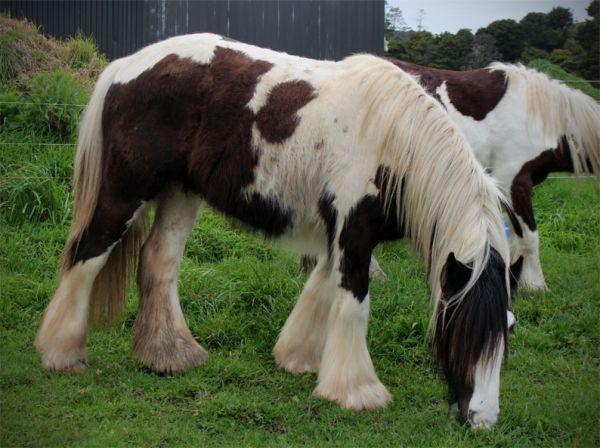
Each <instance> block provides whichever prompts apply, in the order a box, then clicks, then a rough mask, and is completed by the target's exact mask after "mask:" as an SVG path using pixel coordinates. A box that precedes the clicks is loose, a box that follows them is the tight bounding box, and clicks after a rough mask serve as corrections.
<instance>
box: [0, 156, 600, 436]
mask: <svg viewBox="0 0 600 448" xmlns="http://www.w3.org/2000/svg"><path fill="white" fill-rule="evenodd" d="M72 151H73V148H71V147H52V148H40V147H36V146H35V145H23V146H22V147H19V148H18V149H15V148H12V149H11V150H10V151H9V150H8V149H7V148H6V147H2V157H1V158H0V163H1V164H2V167H1V168H2V173H3V178H2V179H0V182H3V183H6V182H16V181H15V180H14V179H13V178H16V177H17V175H21V174H24V175H28V174H30V172H29V171H28V170H29V169H32V170H33V169H34V168H35V170H38V171H39V173H38V171H32V173H34V174H36V175H37V174H41V175H43V176H46V179H47V182H46V183H44V182H42V183H41V184H39V185H37V184H36V185H33V186H32V187H31V190H32V191H33V192H37V193H40V192H43V191H47V190H52V191H54V190H56V191H58V192H62V193H60V194H59V197H61V194H62V195H66V194H67V192H68V191H69V188H70V185H69V178H68V176H67V175H66V174H68V172H69V170H70V165H69V164H70V162H69V161H70V160H71V158H72ZM11 176H12V177H11ZM23 182H24V183H26V181H25V180H24V181H23ZM11 185H12V184H11ZM18 185H20V184H17V185H16V186H15V185H13V186H12V187H11V186H9V187H6V186H4V187H2V186H1V185H0V187H1V188H0V192H2V191H6V190H8V191H13V190H15V189H16V190H19V188H20V187H19V188H17V187H18ZM3 188H4V190H3ZM21 189H23V188H21ZM25 190H26V189H25ZM19 191H20V190H19ZM48 194H50V196H49V198H50V199H48V198H47V197H46V196H42V200H43V201H42V204H43V207H42V208H40V210H39V211H36V212H35V213H29V212H28V211H27V210H25V211H23V212H20V211H19V210H20V209H19V207H20V206H19V207H15V208H14V210H12V212H11V209H10V208H5V209H4V211H3V213H2V216H1V217H0V233H1V234H2V239H1V240H0V259H1V260H2V263H1V267H0V338H1V340H2V348H1V350H0V389H1V391H2V398H1V401H2V403H1V414H0V431H1V432H0V444H1V445H2V446H69V445H70V446H131V445H133V446H181V445H192V444H193V445H200V446H217V445H219V446H227V445H229V446H239V445H247V446H250V445H260V446H262V445H269V446H280V445H309V446H319V445H321V446H322V445H333V446H349V445H353V446H548V445H552V446H581V447H588V446H594V445H596V446H597V445H598V444H599V443H600V434H599V430H598V428H599V422H600V419H599V417H600V390H599V386H598V378H599V374H600V368H599V365H598V360H599V359H600V353H599V350H598V347H600V340H599V339H600V337H599V332H598V318H599V317H600V301H599V299H600V286H599V274H598V266H600V207H598V204H599V200H600V196H599V189H598V186H597V184H596V183H595V182H594V181H593V180H589V179H588V180H581V181H576V180H562V179H550V180H548V181H547V182H546V183H545V184H543V185H542V186H540V187H538V188H537V189H536V196H535V208H536V211H537V215H538V217H539V221H540V234H541V238H542V263H543V265H544V270H545V273H546V276H547V280H548V284H549V286H550V291H549V292H546V293H537V294H522V295H521V296H520V297H519V299H518V300H517V302H516V303H515V306H514V309H515V314H516V316H517V319H518V325H517V329H516V332H515V336H514V337H513V338H512V345H511V353H510V356H509V358H508V363H507V366H506V367H505V369H504V374H503V381H502V392H501V400H502V412H501V418H500V421H499V423H498V425H497V426H496V427H495V428H494V429H492V430H491V431H487V432H480V433H473V432H472V431H470V430H469V429H468V428H466V427H465V426H462V425H460V424H459V423H458V422H457V420H456V419H455V417H454V416H453V415H451V414H448V412H447V405H446V402H445V397H446V392H445V386H444V384H443V381H442V380H441V379H440V377H439V375H438V374H437V372H436V369H435V367H434V366H433V365H432V360H431V356H430V353H429V350H428V347H427V343H426V340H425V334H426V328H427V321H428V305H427V288H426V284H425V279H424V274H423V268H422V265H421V263H420V262H418V261H417V260H416V258H415V257H413V256H412V255H411V253H410V250H409V249H408V248H407V246H406V244H403V243H394V244H387V245H384V246H382V247H380V248H378V250H377V256H378V258H379V260H380V262H381V265H382V267H383V269H384V270H385V271H386V272H387V274H388V276H389V278H390V280H389V281H388V282H387V283H385V284H382V283H379V282H374V284H373V286H372V304H373V305H372V317H371V322H370V332H369V347H370V351H371V354H372V357H373V360H374V362H375V366H376V369H377V371H378V373H379V375H380V378H381V379H382V381H383V382H384V383H385V384H386V385H387V386H388V388H389V390H390V392H391V393H392V395H393V397H394V401H393V403H392V404H391V405H390V406H389V407H388V408H387V409H385V410H381V411H375V412H361V413H356V412H352V411H347V410H342V409H339V408H338V407H337V406H335V405H334V404H332V403H329V402H326V401H323V400H320V399H316V398H313V397H311V391H312V389H313V388H314V386H315V382H316V377H315V375H303V376H291V375H288V374H285V373H282V372H279V371H278V370H277V368H276V366H275V364H274V362H273V359H272V357H271V354H270V351H271V348H272V346H273V344H274V342H275V340H276V337H277V332H278V330H279V328H280V327H281V325H282V324H283V322H284V321H285V318H286V317H287V315H288V313H289V312H290V310H291V308H292V306H293V304H294V299H295V298H296V297H297V296H298V294H299V293H300V290H301V287H302V284H303V282H304V281H305V277H304V276H303V275H301V274H300V273H299V272H298V270H297V264H296V263H297V260H296V257H295V256H293V255H290V254H287V253H285V252H283V251H281V250H279V249H277V248H275V247H272V246H271V245H269V244H267V243H266V242H264V241H263V240H262V239H260V238H258V237H255V236H251V235H248V234H245V233H242V232H240V231H239V230H237V229H235V228H232V227H231V226H230V225H229V224H228V223H227V221H226V220H224V219H222V218H221V217H219V216H218V215H216V214H215V213H213V212H212V211H210V210H205V211H204V212H203V213H202V216H201V219H200V222H199V224H198V226H197V228H196V230H195V231H194V233H193V235H192V236H191V238H190V240H189V242H188V245H187V250H186V257H185V259H184V263H183V267H182V272H181V282H180V289H181V302H182V307H183V309H184V312H185V315H186V317H187V319H188V322H189V325H190V328H191V330H192V332H193V334H194V335H195V336H197V337H198V339H199V340H200V341H201V343H202V344H203V345H204V346H205V347H206V348H207V349H208V350H209V352H210V358H209V361H208V363H207V364H206V365H204V366H202V367H200V368H197V369H195V370H193V371H190V372H188V373H186V374H184V375H181V376H176V377H165V376H157V375H154V374H152V373H149V372H147V371H146V370H145V369H143V368H142V367H141V366H140V365H139V364H138V363H136V362H135V361H134V360H133V359H132V358H131V345H132V342H131V329H132V325H133V321H134V319H135V310H136V306H137V303H136V301H137V294H136V293H135V291H132V292H131V298H130V299H131V300H130V301H129V304H128V306H127V309H126V312H125V314H124V316H123V319H122V320H121V321H120V323H119V325H118V326H117V327H116V328H115V329H114V330H113V331H111V332H108V333H92V335H91V337H90V339H89V343H88V347H89V363H90V367H89V369H88V370H87V372H85V373H84V374H81V375H64V374H53V373H48V372H46V371H44V370H43V369H42V368H41V367H40V360H39V356H38V355H37V353H36V352H35V350H34V348H33V344H32V343H33V338H34V335H35V331H36V329H37V325H38V323H39V319H40V315H41V312H42V311H43V309H44V306H45V305H46V303H47V301H48V298H49V297H50V296H51V294H52V292H53V289H54V286H55V272H56V266H57V264H58V258H59V255H60V251H61V249H62V246H63V244H64V240H65V237H66V234H67V230H68V229H67V226H68V222H67V219H65V216H68V213H69V206H68V203H66V202H60V201H59V203H58V204H56V203H55V202H54V199H52V198H53V196H51V194H54V193H48ZM62 197H63V199H65V201H66V196H62ZM11 198H12V196H10V197H9V201H11V200H12V199H11ZM25 202H27V201H26V200H25ZM33 202H35V201H33ZM65 204H66V205H65Z"/></svg>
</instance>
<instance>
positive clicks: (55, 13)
mask: <svg viewBox="0 0 600 448" xmlns="http://www.w3.org/2000/svg"><path fill="white" fill-rule="evenodd" d="M0 10H1V11H10V13H11V15H12V16H13V17H17V18H27V19H29V20H31V21H33V22H35V23H37V24H38V25H41V26H42V29H43V31H44V32H45V33H48V34H51V35H53V36H58V37H66V36H71V35H73V34H75V32H76V31H77V30H78V29H80V30H82V31H83V33H84V34H86V35H88V36H92V37H94V39H95V40H96V41H97V42H98V45H99V47H100V49H101V50H102V52H104V53H105V54H106V55H107V56H108V57H109V58H111V59H114V58H118V57H121V56H124V55H127V54H130V53H132V52H134V51H135V50H137V49H139V48H141V47H143V46H145V45H147V44H150V43H152V42H156V41H159V40H162V39H165V38H167V37H171V36H175V35H178V34H186V33H194V32H203V31H210V32H214V33H218V34H221V35H224V36H229V37H231V38H233V39H236V40H240V41H243V42H248V43H252V44H256V45H259V46H263V47H268V48H272V49H274V50H282V51H286V52H287V53H290V54H297V55H300V56H307V57H312V58H317V59H340V58H342V57H344V56H347V55H349V54H352V53H356V52H367V53H377V54H381V53H382V52H383V31H384V23H383V20H384V0H220V1H219V0H211V1H209V0H207V1H199V0H132V1H116V0H104V1H91V0H52V1H48V0H40V1H32V0H16V1H14V0H13V1H6V0H3V1H2V2H0Z"/></svg>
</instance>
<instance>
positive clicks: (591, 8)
mask: <svg viewBox="0 0 600 448" xmlns="http://www.w3.org/2000/svg"><path fill="white" fill-rule="evenodd" d="M585 10H586V11H587V13H588V16H590V17H592V18H594V19H597V18H598V16H599V15H600V2H599V1H598V0H593V1H592V2H591V3H590V4H589V5H588V7H587V8H585Z"/></svg>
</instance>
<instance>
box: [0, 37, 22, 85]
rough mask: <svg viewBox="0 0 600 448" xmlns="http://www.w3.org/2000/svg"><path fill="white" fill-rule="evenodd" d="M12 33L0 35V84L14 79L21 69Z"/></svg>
mask: <svg viewBox="0 0 600 448" xmlns="http://www.w3.org/2000/svg"><path fill="white" fill-rule="evenodd" d="M14 40H15V35H14V33H5V34H2V35H0V84H7V83H8V82H10V81H12V80H13V79H15V78H16V77H17V76H18V74H19V70H20V69H21V64H20V58H19V55H18V53H17V49H16V48H15V45H13V42H14Z"/></svg>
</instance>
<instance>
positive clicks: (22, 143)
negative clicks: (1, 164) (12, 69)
mask: <svg viewBox="0 0 600 448" xmlns="http://www.w3.org/2000/svg"><path fill="white" fill-rule="evenodd" d="M559 81H561V82H564V83H600V80H597V79H591V80H559ZM0 104H6V105H18V106H23V105H27V106H59V107H74V108H84V107H86V104H78V103H51V102H33V101H0ZM0 145H2V146H19V145H29V146H40V147H75V146H77V144H76V143H48V142H36V141H21V142H3V141H0ZM2 177H3V179H4V180H6V179H48V177H45V176H10V175H3V176H2ZM595 177H596V176H594V175H580V176H549V177H548V179H559V180H578V179H581V178H584V179H585V178H595Z"/></svg>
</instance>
